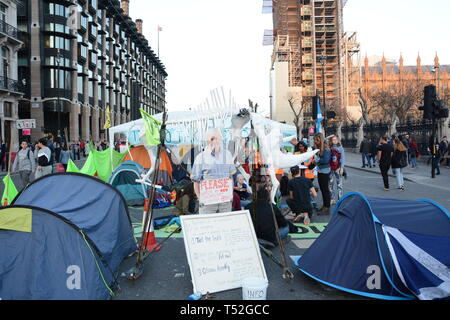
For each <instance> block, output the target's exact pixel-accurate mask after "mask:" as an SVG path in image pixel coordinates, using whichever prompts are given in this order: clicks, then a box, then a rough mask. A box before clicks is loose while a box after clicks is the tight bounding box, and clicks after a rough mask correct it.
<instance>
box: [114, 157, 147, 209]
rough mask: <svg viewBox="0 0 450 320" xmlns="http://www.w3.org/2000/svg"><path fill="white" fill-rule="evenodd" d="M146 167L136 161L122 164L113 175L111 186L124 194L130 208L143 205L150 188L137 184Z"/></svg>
mask: <svg viewBox="0 0 450 320" xmlns="http://www.w3.org/2000/svg"><path fill="white" fill-rule="evenodd" d="M143 172H144V167H142V166H141V165H140V164H139V163H137V162H134V161H126V162H124V163H122V164H121V165H120V166H119V167H118V168H117V169H116V170H114V172H113V173H112V175H111V178H110V179H109V184H110V185H112V186H113V187H115V188H116V189H117V190H119V191H120V193H122V195H123V196H124V198H125V200H126V202H127V204H128V205H129V206H136V205H143V204H144V200H145V199H146V198H147V194H148V191H147V190H148V188H147V187H146V186H145V185H143V184H140V183H138V182H136V180H137V179H140V178H141V174H142V173H143Z"/></svg>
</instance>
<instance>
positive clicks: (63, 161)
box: [60, 144, 70, 171]
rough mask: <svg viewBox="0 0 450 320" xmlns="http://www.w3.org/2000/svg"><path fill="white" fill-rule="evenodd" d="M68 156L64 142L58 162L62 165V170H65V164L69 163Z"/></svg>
mask: <svg viewBox="0 0 450 320" xmlns="http://www.w3.org/2000/svg"><path fill="white" fill-rule="evenodd" d="M69 158H70V152H69V150H68V149H67V145H66V144H64V146H63V147H62V149H61V157H60V163H61V164H62V165H63V166H64V171H67V165H68V163H69Z"/></svg>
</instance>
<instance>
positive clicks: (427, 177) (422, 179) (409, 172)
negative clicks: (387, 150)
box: [345, 152, 450, 191]
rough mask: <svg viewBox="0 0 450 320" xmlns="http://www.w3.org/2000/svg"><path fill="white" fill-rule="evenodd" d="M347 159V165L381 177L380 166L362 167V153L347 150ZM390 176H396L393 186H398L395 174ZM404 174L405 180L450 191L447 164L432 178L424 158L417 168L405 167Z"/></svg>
mask: <svg viewBox="0 0 450 320" xmlns="http://www.w3.org/2000/svg"><path fill="white" fill-rule="evenodd" d="M345 159H346V163H347V164H346V166H347V167H348V168H352V169H355V170H360V171H365V172H370V173H373V174H377V175H380V179H381V172H380V169H379V167H375V168H367V167H366V168H361V167H362V157H361V154H359V153H358V154H357V153H353V152H346V153H345ZM389 176H390V177H391V178H394V183H393V184H392V186H395V187H397V185H396V180H395V175H394V174H393V173H392V171H390V174H389ZM403 176H404V178H405V180H406V181H407V182H408V181H409V182H412V183H416V184H420V185H423V186H425V187H437V188H440V189H442V190H447V191H450V183H449V182H450V169H448V168H446V167H445V166H444V167H442V166H441V174H440V175H439V176H436V178H435V179H432V178H431V165H427V163H426V160H425V159H423V161H419V166H418V167H417V168H414V169H413V168H411V167H407V168H404V169H403Z"/></svg>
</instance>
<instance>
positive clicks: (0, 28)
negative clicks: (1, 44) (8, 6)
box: [0, 20, 19, 39]
mask: <svg viewBox="0 0 450 320" xmlns="http://www.w3.org/2000/svg"><path fill="white" fill-rule="evenodd" d="M0 32H2V33H4V34H6V35H8V36H10V37H11V38H14V39H19V37H18V31H17V28H16V27H13V26H12V25H10V24H8V23H6V22H5V21H3V20H0Z"/></svg>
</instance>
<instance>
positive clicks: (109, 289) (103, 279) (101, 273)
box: [79, 230, 115, 297]
mask: <svg viewBox="0 0 450 320" xmlns="http://www.w3.org/2000/svg"><path fill="white" fill-rule="evenodd" d="M79 231H80V233H81V235H82V236H83V239H84V242H85V243H86V245H87V247H88V248H89V250H90V251H91V254H92V257H93V258H94V261H95V265H96V266H97V269H98V272H99V273H100V277H101V278H102V281H103V284H104V285H105V287H106V289H108V291H109V294H110V295H111V296H112V297H114V296H115V294H114V291H112V290H111V288H110V287H109V286H108V284H107V283H106V280H105V278H104V277H103V272H102V270H101V269H100V266H99V265H98V262H97V258H96V257H95V254H94V251H92V248H91V246H90V245H89V243H88V241H87V240H86V236H85V235H84V233H83V231H82V230H79Z"/></svg>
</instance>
